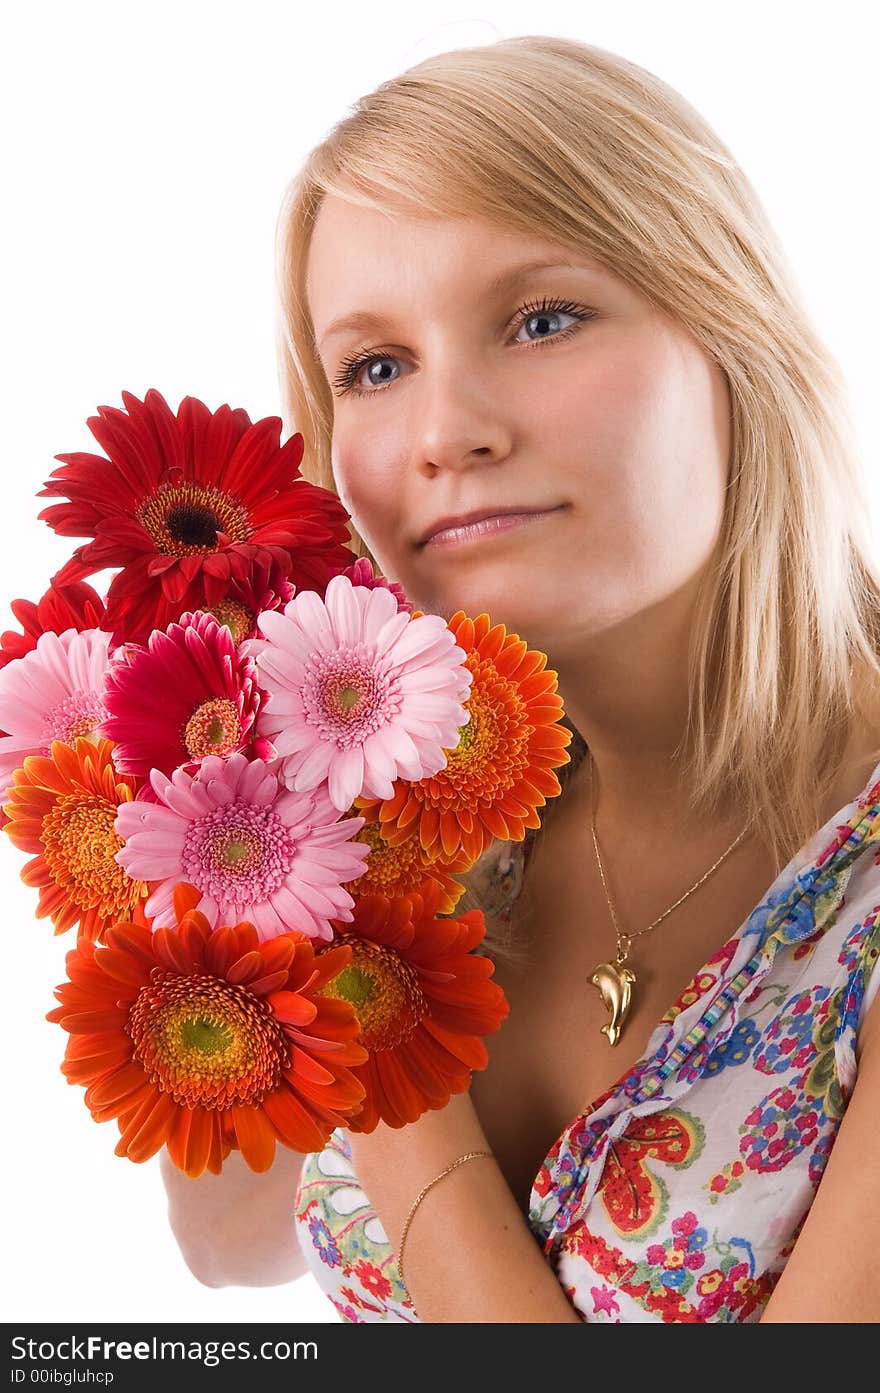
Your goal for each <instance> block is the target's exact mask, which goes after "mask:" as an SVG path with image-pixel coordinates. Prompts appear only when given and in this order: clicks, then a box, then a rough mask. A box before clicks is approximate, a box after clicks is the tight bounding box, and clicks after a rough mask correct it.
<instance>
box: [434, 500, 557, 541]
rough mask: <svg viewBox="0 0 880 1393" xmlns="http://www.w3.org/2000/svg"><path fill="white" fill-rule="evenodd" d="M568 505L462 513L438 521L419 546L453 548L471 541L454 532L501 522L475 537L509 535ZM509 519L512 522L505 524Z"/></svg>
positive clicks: (491, 509) (483, 509) (490, 509)
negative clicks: (462, 542)
mask: <svg viewBox="0 0 880 1393" xmlns="http://www.w3.org/2000/svg"><path fill="white" fill-rule="evenodd" d="M565 506H566V504H564V503H559V504H556V505H555V506H553V507H550V508H528V507H523V506H522V505H517V504H513V505H512V506H511V507H508V508H503V507H502V508H480V509H475V510H474V511H473V512H471V513H460V514H458V515H457V516H448V517H443V518H438V520H437V522H435V523H432V524H431V527H430V528H429V529H428V531H427V532H424V533H423V534H422V537H421V539H420V540H419V546H420V547H425V546H428V545H432V546H438V545H451V544H452V543H454V542H457V541H464V540H468V538H467V537H466V535H465V534H463V533H458V534H456V535H452V529H459V528H468V529H473V527H474V525H475V524H477V523H492V522H495V521H496V520H497V522H498V526H497V527H494V528H483V529H480V530H479V531H477V532H473V531H472V532H471V535H473V536H478V535H483V536H488V535H491V533H492V532H494V531H507V530H508V529H509V528H510V527H515V526H519V525H520V524H521V523H523V522H526V521H528V520H529V519H531V518H536V517H543V516H544V515H545V514H547V513H556V512H559V511H560V509H562V508H564V507H565ZM505 519H509V521H507V522H505V521H504V520H505Z"/></svg>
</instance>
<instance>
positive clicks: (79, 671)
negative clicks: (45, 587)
mask: <svg viewBox="0 0 880 1393" xmlns="http://www.w3.org/2000/svg"><path fill="white" fill-rule="evenodd" d="M109 644H110V635H109V634H107V633H104V632H103V630H101V629H83V630H82V631H80V632H77V630H76V629H65V631H64V633H62V634H56V633H52V632H51V631H47V632H46V633H43V634H40V637H39V638H38V639H37V642H36V646H35V647H34V648H33V649H31V651H30V652H29V653H25V654H24V656H23V657H21V658H16V659H15V660H14V661H13V662H11V663H7V664H6V666H5V667H4V668H2V669H0V729H2V730H3V731H5V732H6V734H5V735H3V736H2V738H0V803H6V802H7V801H8V800H7V797H6V790H7V788H8V786H9V785H10V784H11V783H12V775H13V773H14V771H15V770H16V769H21V768H22V767H23V765H24V761H25V758H26V756H27V755H46V756H49V755H50V753H51V744H52V741H53V740H63V741H64V743H65V744H66V745H71V746H72V745H73V744H74V743H75V741H76V738H77V736H86V737H91V736H94V735H95V733H96V731H97V730H98V727H99V726H100V724H101V722H102V721H103V719H104V717H105V715H106V714H107V713H106V708H105V706H104V677H105V674H106V672H107V668H108V666H109V663H110V657H109ZM96 743H97V740H96Z"/></svg>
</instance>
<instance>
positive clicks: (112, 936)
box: [46, 882, 365, 1177]
mask: <svg viewBox="0 0 880 1393" xmlns="http://www.w3.org/2000/svg"><path fill="white" fill-rule="evenodd" d="M200 893H201V892H200V891H198V890H197V889H196V888H195V887H194V886H192V885H188V884H186V883H185V882H180V883H179V884H178V885H177V887H176V888H175V892H174V907H175V912H176V917H177V921H178V926H177V928H174V929H156V930H155V932H153V931H152V930H151V929H150V928H148V927H145V926H143V925H140V924H126V923H118V924H114V925H113V926H112V927H110V928H108V930H107V934H106V940H105V944H104V946H97V945H95V944H94V943H91V942H89V941H88V940H86V939H82V938H81V939H80V940H79V941H78V943H77V946H76V948H75V949H74V950H73V951H72V952H70V953H68V954H67V974H68V979H69V980H68V981H66V982H63V983H62V984H61V985H60V986H59V987H57V988H56V990H55V996H56V997H57V998H58V1000H59V1001H60V1003H61V1005H60V1006H56V1007H55V1008H54V1009H53V1010H52V1011H49V1012H48V1014H47V1016H46V1019H47V1020H49V1021H52V1022H54V1023H56V1024H58V1025H60V1026H62V1027H63V1028H64V1029H65V1030H67V1031H69V1032H70V1039H69V1040H68V1042H67V1050H66V1053H65V1057H64V1062H63V1063H62V1065H61V1071H62V1073H63V1074H64V1075H65V1076H66V1078H67V1081H68V1083H72V1084H75V1083H78V1084H83V1085H85V1088H86V1093H85V1102H86V1105H87V1107H88V1108H89V1111H90V1112H91V1114H92V1117H93V1118H94V1119H95V1121H96V1122H106V1121H108V1120H110V1119H113V1118H115V1119H116V1122H117V1125H118V1127H119V1133H120V1136H119V1141H118V1142H117V1144H116V1155H117V1156H127V1157H128V1158H129V1160H131V1161H146V1160H148V1159H149V1157H150V1156H153V1155H155V1153H156V1152H157V1151H158V1150H159V1148H160V1147H161V1146H163V1145H164V1144H166V1143H167V1146H168V1153H169V1155H170V1157H171V1159H172V1161H173V1162H174V1164H175V1165H176V1166H177V1167H178V1169H180V1170H182V1171H185V1172H186V1174H187V1175H189V1176H193V1177H195V1176H199V1175H201V1174H202V1172H203V1171H204V1170H205V1169H206V1168H207V1169H208V1170H210V1171H213V1172H214V1173H215V1174H216V1173H218V1172H219V1171H220V1169H221V1166H222V1163H223V1161H224V1160H225V1159H226V1157H227V1156H228V1154H229V1152H230V1150H233V1149H235V1150H239V1151H241V1153H242V1156H243V1157H244V1159H245V1161H246V1162H247V1164H248V1165H249V1166H250V1168H251V1170H255V1171H265V1170H268V1169H269V1167H270V1166H271V1164H272V1162H273V1160H274V1159H275V1143H276V1141H280V1142H281V1143H282V1145H284V1146H287V1147H289V1148H290V1149H291V1150H293V1151H302V1152H306V1151H314V1150H320V1149H322V1148H323V1147H324V1146H326V1144H327V1142H328V1141H329V1138H330V1133H331V1132H332V1131H333V1129H334V1128H335V1127H338V1126H340V1125H341V1124H342V1123H343V1122H344V1121H345V1114H346V1113H347V1112H350V1111H351V1110H352V1109H354V1108H357V1107H358V1106H359V1105H360V1102H361V1100H362V1098H363V1095H364V1089H363V1086H362V1085H361V1084H360V1083H359V1082H358V1080H357V1079H356V1078H355V1075H354V1074H353V1072H352V1070H351V1067H350V1066H352V1065H359V1064H361V1063H362V1061H363V1059H364V1056H365V1050H364V1048H363V1047H362V1046H361V1045H359V1044H357V1042H356V1036H357V1034H358V1020H357V1017H356V1015H355V1013H354V1011H353V1010H352V1008H351V1007H350V1006H349V1005H348V1003H347V1002H344V1001H339V1000H331V999H329V998H327V997H325V996H323V995H322V994H321V988H322V987H323V985H324V984H325V982H326V981H327V979H328V978H329V977H333V976H335V975H336V974H337V973H339V972H340V970H343V969H344V968H345V966H346V964H347V963H348V961H349V959H350V957H351V949H350V948H348V947H346V945H345V944H340V945H339V946H338V947H332V948H331V947H328V951H327V952H326V953H324V954H322V955H321V958H320V960H319V959H317V958H316V957H315V952H314V947H313V945H312V942H311V940H310V939H308V938H306V936H305V935H304V934H300V933H295V932H294V933H286V934H278V935H277V937H275V938H272V939H268V940H266V941H265V942H261V941H260V938H259V935H258V934H257V931H256V929H255V928H254V926H253V924H248V923H241V924H236V925H235V926H234V927H232V928H225V927H224V928H216V929H212V928H211V926H210V924H209V923H208V921H207V919H206V918H205V916H204V915H203V914H201V913H199V911H198V910H197V909H196V908H195V905H196V904H197V902H198V900H199V898H200Z"/></svg>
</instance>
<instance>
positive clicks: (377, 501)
mask: <svg viewBox="0 0 880 1393" xmlns="http://www.w3.org/2000/svg"><path fill="white" fill-rule="evenodd" d="M331 461H332V465H333V479H334V482H335V485H336V491H337V493H338V494H339V497H340V499H341V500H342V503H343V506H344V507H345V508H346V510H347V511H348V513H349V515H350V517H351V520H352V523H353V525H354V527H355V528H356V529H357V531H358V532H359V533H360V535H361V536H362V537H363V539H364V541H365V542H366V544H367V546H368V547H369V549H370V551H371V552H372V553H373V555H374V557H375V558H376V561H377V563H378V564H379V566H380V568H381V570H382V571H384V572H385V573H386V574H390V575H393V574H394V573H395V571H396V569H397V563H398V556H397V551H398V550H399V549H400V547H401V546H402V540H403V538H405V537H406V536H407V535H408V532H407V528H408V527H409V526H411V525H412V524H411V522H408V521H407V519H406V518H405V517H404V516H403V498H404V489H403V473H404V470H403V467H402V466H401V465H398V464H396V463H395V459H394V456H393V454H391V453H390V452H389V451H387V450H386V449H385V448H383V447H379V446H377V445H376V444H375V443H372V444H371V442H370V441H369V439H367V438H365V437H364V435H363V434H358V435H357V437H356V438H353V439H351V440H346V439H343V438H334V441H333V448H332V453H331Z"/></svg>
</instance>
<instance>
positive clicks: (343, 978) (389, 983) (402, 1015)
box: [318, 934, 428, 1050]
mask: <svg viewBox="0 0 880 1393" xmlns="http://www.w3.org/2000/svg"><path fill="white" fill-rule="evenodd" d="M342 941H343V942H344V943H349V944H351V946H352V949H353V952H352V957H351V962H350V963H349V964H348V965H347V966H346V967H344V968H343V969H342V971H341V972H338V973H337V974H336V976H335V977H333V978H332V979H331V980H330V981H329V982H326V983H325V984H324V986H323V987H322V988H320V990H319V992H318V995H321V996H332V997H341V998H342V1000H343V1001H348V1002H350V1003H351V1005H352V1006H353V1007H354V1010H355V1014H356V1015H357V1018H358V1021H359V1023H360V1027H361V1033H360V1035H359V1037H358V1039H359V1041H360V1043H361V1044H362V1045H363V1046H364V1047H365V1048H366V1049H368V1050H389V1049H393V1048H394V1047H395V1045H400V1044H402V1043H403V1042H404V1041H405V1040H408V1039H409V1037H410V1036H411V1035H412V1034H413V1032H414V1031H415V1029H416V1027H417V1026H418V1024H419V1021H420V1020H421V1019H422V1017H423V1016H424V1015H425V1013H426V1011H427V1009H428V1003H427V1001H426V999H425V994H424V992H423V991H422V988H421V984H420V983H419V979H418V974H417V973H416V971H415V969H414V968H412V967H411V966H410V965H409V963H407V962H404V960H403V958H401V956H400V954H399V953H396V952H395V951H394V949H393V948H387V947H385V945H384V944H381V943H373V942H372V940H370V939H363V938H362V939H359V938H357V937H356V936H355V935H354V934H345V935H344V936H343V939H342ZM318 951H319V952H320V951H321V950H320V949H319V950H318Z"/></svg>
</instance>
